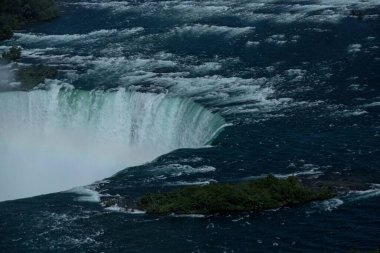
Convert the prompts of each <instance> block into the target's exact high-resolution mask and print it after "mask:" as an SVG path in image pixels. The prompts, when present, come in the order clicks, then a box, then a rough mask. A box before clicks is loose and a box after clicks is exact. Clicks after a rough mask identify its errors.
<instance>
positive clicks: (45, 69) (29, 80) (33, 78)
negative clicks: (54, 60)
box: [16, 65, 58, 90]
mask: <svg viewBox="0 0 380 253" xmlns="http://www.w3.org/2000/svg"><path fill="white" fill-rule="evenodd" d="M57 74H58V71H57V69H55V68H53V67H49V66H45V65H37V66H30V67H25V68H21V69H19V70H18V71H17V74H16V79H17V80H18V81H20V82H21V87H22V89H24V90H30V89H33V88H34V87H36V86H37V85H38V84H40V83H43V82H44V81H45V79H46V78H47V79H53V78H55V77H56V76H57Z"/></svg>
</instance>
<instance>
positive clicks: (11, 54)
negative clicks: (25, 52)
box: [1, 46, 21, 62]
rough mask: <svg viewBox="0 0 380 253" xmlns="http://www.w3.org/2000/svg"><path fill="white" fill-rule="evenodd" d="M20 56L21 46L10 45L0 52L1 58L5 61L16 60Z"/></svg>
mask: <svg viewBox="0 0 380 253" xmlns="http://www.w3.org/2000/svg"><path fill="white" fill-rule="evenodd" d="M20 58H21V47H16V46H12V47H11V48H10V49H9V51H5V52H3V53H2V54H1V59H2V60H3V61H5V62H13V61H17V60H19V59H20Z"/></svg>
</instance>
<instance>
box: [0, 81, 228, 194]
mask: <svg viewBox="0 0 380 253" xmlns="http://www.w3.org/2000/svg"><path fill="white" fill-rule="evenodd" d="M0 107H1V112H0V122H1V123H0V140H1V144H0V151H1V152H0V154H1V155H0V164H1V165H2V170H1V178H0V192H1V198H0V200H7V199H12V198H20V197H30V196H34V195H37V194H46V193H51V192H57V191H62V190H67V189H70V188H72V187H75V186H81V185H86V184H90V183H93V182H94V181H96V180H99V179H102V178H105V177H107V176H110V175H112V174H114V173H116V172H118V171H120V170H122V169H124V168H126V167H130V166H134V165H137V164H141V163H144V162H148V161H150V160H152V159H153V158H155V157H158V156H159V155H162V154H165V153H168V152H169V151H171V150H175V149H179V148H199V147H202V146H204V145H206V144H207V143H209V142H210V141H211V140H212V138H213V137H214V136H215V135H216V134H217V133H218V131H220V130H221V128H222V127H223V125H224V120H223V119H222V118H221V117H220V116H218V115H216V114H212V113H210V112H209V111H207V110H206V109H205V108H203V107H202V106H200V105H198V104H196V103H194V102H192V101H191V100H189V99H182V98H170V97H167V96H166V95H164V94H149V93H138V92H127V91H126V90H125V89H119V90H118V91H113V92H104V91H92V92H89V91H81V90H66V89H63V88H62V87H60V86H55V87H52V88H51V89H50V90H36V91H30V92H6V93H0Z"/></svg>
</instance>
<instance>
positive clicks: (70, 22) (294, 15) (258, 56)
mask: <svg viewBox="0 0 380 253" xmlns="http://www.w3.org/2000/svg"><path fill="white" fill-rule="evenodd" d="M59 5H60V9H61V16H60V17H59V18H57V19H56V20H54V21H52V22H50V23H44V24H41V25H38V26H34V27H31V28H29V29H27V30H25V31H21V32H19V33H17V34H16V35H15V37H14V38H13V39H12V40H10V41H7V42H5V43H4V45H11V44H17V45H21V46H22V47H23V49H24V58H23V63H25V64H27V63H40V62H43V63H45V64H46V63H47V64H50V65H52V66H56V67H57V68H58V69H59V70H60V76H59V78H58V79H59V80H56V81H59V82H61V83H68V84H71V85H73V86H74V87H75V88H76V89H84V90H93V89H106V90H107V89H110V88H120V87H124V88H126V90H130V91H137V92H150V93H159V94H161V93H167V94H168V96H173V97H184V98H191V99H192V100H194V101H196V102H197V103H199V104H201V105H203V106H204V107H206V108H207V109H208V110H210V111H212V112H214V113H217V114H219V115H221V116H222V117H223V118H224V119H225V120H226V122H227V123H230V126H228V127H226V128H225V129H224V131H223V132H222V133H220V134H219V136H218V137H217V138H216V139H214V141H213V143H212V146H207V147H205V148H201V149H180V150H174V151H172V152H171V153H169V154H163V155H162V156H160V157H158V158H157V159H156V160H154V161H153V162H150V163H147V164H143V165H141V166H137V167H133V168H127V169H125V170H123V171H121V172H120V173H118V174H117V175H115V176H112V177H110V178H108V179H107V180H105V181H102V182H101V183H97V184H95V185H93V186H92V187H91V189H96V190H97V191H98V192H99V193H100V194H103V195H104V194H110V195H116V194H121V195H126V196H127V197H128V199H130V200H131V201H133V200H135V199H137V198H138V197H139V196H141V195H142V194H144V193H145V192H154V191H158V190H163V189H168V188H170V187H174V186H179V185H189V184H202V183H209V182H213V181H218V182H226V181H240V180H245V179H248V178H254V177H257V176H261V175H264V174H268V173H274V174H276V175H279V176H281V175H288V174H294V173H296V174H301V175H302V174H304V175H309V176H310V177H318V176H321V175H328V176H332V177H333V178H335V179H337V178H339V177H340V176H342V175H344V176H345V177H347V176H348V177H350V176H351V177H352V178H353V180H355V179H356V180H359V181H360V183H361V184H362V185H363V186H365V187H366V188H370V190H365V191H364V190H363V191H356V192H350V193H345V194H343V195H341V196H338V197H337V198H335V199H332V200H329V201H325V202H322V203H311V204H309V205H306V206H301V207H297V208H292V209H281V210H273V211H269V212H265V213H262V214H252V213H245V214H236V215H231V216H212V217H174V216H169V217H157V216H149V215H144V214H129V213H127V212H118V211H112V210H106V209H104V208H103V207H102V206H101V205H100V204H99V203H98V202H89V201H85V200H86V199H83V198H80V194H78V193H75V192H65V193H56V194H50V195H45V196H38V197H34V198H28V199H22V200H15V201H9V202H1V203H0V252H255V251H257V252H347V251H350V250H352V249H358V250H366V249H372V248H376V247H377V246H379V245H380V239H379V238H380V215H379V213H380V212H379V211H380V204H379V203H380V202H379V200H380V188H379V185H378V184H380V180H379V178H380V177H379V174H380V169H379V168H380V159H379V157H380V145H379V143H380V142H379V141H380V118H379V116H380V88H379V82H380V49H379V46H380V19H379V18H380V17H379V15H380V3H379V2H378V1H375V0H371V1H366V2H362V1H356V0H350V1H343V0H342V1H340V0H339V1H338V0H337V1H324V0H321V1H269V0H261V1H258V2H252V1H223V0H212V1H207V2H203V1H177V0H173V1H106V0H96V1H88V2H86V1H79V0H62V1H59ZM352 9H354V10H360V11H361V12H362V13H363V14H364V16H363V18H357V17H353V16H350V13H351V12H350V11H351V10H352ZM163 131H164V130H163ZM174 134H181V133H174ZM0 169H1V168H0ZM110 176H111V175H110ZM358 178H359V179H358ZM102 179H103V178H99V180H102ZM92 194H95V193H94V192H92ZM88 195H91V194H90V193H88ZM91 196H92V198H91ZM91 196H88V197H89V198H90V199H93V198H94V196H93V195H91ZM95 197H96V195H95ZM95 200H96V199H95Z"/></svg>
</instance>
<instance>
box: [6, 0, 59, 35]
mask: <svg viewBox="0 0 380 253" xmlns="http://www.w3.org/2000/svg"><path fill="white" fill-rule="evenodd" d="M57 15H58V12H57V8H56V5H55V2H54V0H0V40H5V39H9V38H11V37H12V35H13V30H14V29H19V28H21V27H23V26H25V25H28V24H32V23H36V22H40V21H47V20H50V19H52V18H55V17H56V16H57Z"/></svg>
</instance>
